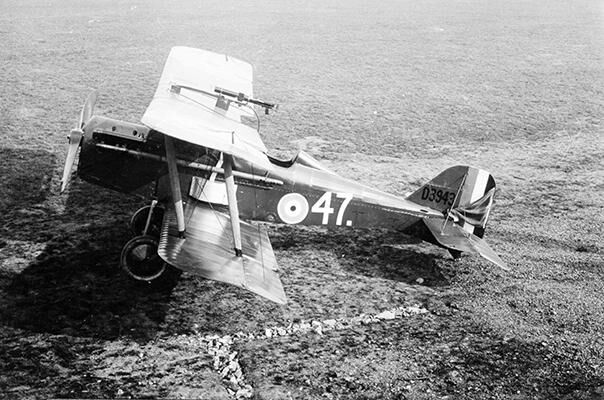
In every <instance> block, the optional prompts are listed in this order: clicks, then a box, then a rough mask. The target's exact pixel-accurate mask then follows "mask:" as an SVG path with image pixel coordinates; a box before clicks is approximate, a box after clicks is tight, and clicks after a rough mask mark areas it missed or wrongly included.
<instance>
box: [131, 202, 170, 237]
mask: <svg viewBox="0 0 604 400" xmlns="http://www.w3.org/2000/svg"><path fill="white" fill-rule="evenodd" d="M149 210H151V206H144V207H142V208H139V209H138V210H137V211H136V212H135V213H134V215H132V218H131V219H130V230H131V231H132V233H133V234H135V235H137V236H140V235H142V234H143V232H144V231H145V225H146V224H147V218H148V216H149ZM163 219H164V209H163V208H161V207H160V206H155V207H154V208H153V215H152V216H151V223H150V224H149V229H148V230H147V235H149V236H153V237H159V234H160V233H161V226H162V222H163Z"/></svg>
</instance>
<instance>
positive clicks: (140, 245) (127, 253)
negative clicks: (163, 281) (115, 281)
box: [120, 235, 167, 282]
mask: <svg viewBox="0 0 604 400" xmlns="http://www.w3.org/2000/svg"><path fill="white" fill-rule="evenodd" d="M157 248H158V243H157V239H155V238H154V237H153V236H149V235H145V236H136V237H134V238H132V239H130V240H129V241H128V243H126V245H125V246H124V247H123V248H122V254H121V256H120V267H121V268H122V269H123V270H124V271H126V273H127V274H128V275H129V276H130V277H132V278H134V279H136V280H138V281H145V282H151V281H152V280H154V279H157V278H159V277H160V276H161V275H162V274H163V273H164V271H165V270H166V265H167V264H166V263H165V262H164V260H162V259H161V257H160V256H159V254H157Z"/></svg>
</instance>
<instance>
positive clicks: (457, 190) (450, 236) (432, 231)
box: [407, 166, 507, 269]
mask: <svg viewBox="0 0 604 400" xmlns="http://www.w3.org/2000/svg"><path fill="white" fill-rule="evenodd" d="M494 195H495V179H493V177H492V176H491V174H489V173H488V172H487V171H485V170H482V169H478V168H473V167H467V166H456V167H451V168H449V169H446V170H444V171H443V172H441V173H440V174H439V175H438V176H437V177H436V178H434V179H432V180H431V181H430V182H428V183H426V184H425V185H424V186H422V187H421V188H419V189H418V190H417V191H415V192H414V193H412V194H411V195H410V196H409V197H408V198H407V199H408V200H411V201H413V202H415V203H417V204H421V205H425V206H428V207H430V208H433V209H437V210H440V211H442V212H443V215H444V219H439V218H426V219H423V220H422V221H421V222H420V223H418V224H415V225H414V226H412V227H410V228H409V229H411V230H412V231H413V233H414V234H416V235H417V236H420V237H421V238H422V239H424V240H426V241H428V242H431V243H434V244H437V245H440V246H442V247H444V248H446V249H448V250H449V252H450V253H451V255H452V256H453V257H455V258H457V257H458V256H459V255H460V254H461V253H462V252H468V253H474V254H479V255H481V256H482V257H484V258H486V259H487V260H489V261H491V262H493V263H494V264H496V265H498V266H499V267H501V268H503V269H507V267H506V265H505V263H504V262H503V260H501V259H500V258H499V256H497V254H496V253H495V252H494V251H493V250H492V249H491V248H490V247H489V245H488V244H487V242H486V241H484V239H482V237H483V236H484V230H485V228H486V226H487V221H488V219H489V214H490V212H491V208H492V206H493V198H494Z"/></svg>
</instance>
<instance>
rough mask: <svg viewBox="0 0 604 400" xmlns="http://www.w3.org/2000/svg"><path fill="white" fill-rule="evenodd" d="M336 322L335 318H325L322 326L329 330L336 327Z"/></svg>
mask: <svg viewBox="0 0 604 400" xmlns="http://www.w3.org/2000/svg"><path fill="white" fill-rule="evenodd" d="M336 323H337V321H336V320H335V319H326V320H325V321H323V326H324V327H325V330H330V329H334V328H335V327H336Z"/></svg>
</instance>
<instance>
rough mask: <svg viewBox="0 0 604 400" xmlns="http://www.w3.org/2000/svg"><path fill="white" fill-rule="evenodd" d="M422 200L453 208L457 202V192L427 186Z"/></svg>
mask: <svg viewBox="0 0 604 400" xmlns="http://www.w3.org/2000/svg"><path fill="white" fill-rule="evenodd" d="M422 200H428V201H431V202H433V203H437V204H445V205H448V206H452V205H453V202H454V201H455V192H451V191H448V190H443V189H439V188H436V187H433V186H426V187H424V189H423V190H422Z"/></svg>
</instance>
